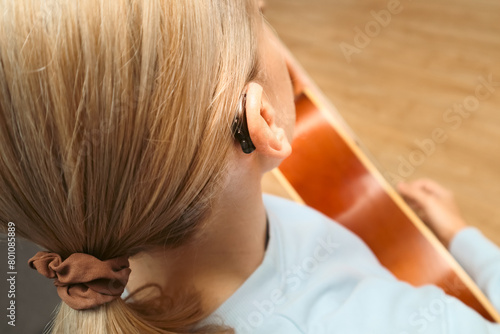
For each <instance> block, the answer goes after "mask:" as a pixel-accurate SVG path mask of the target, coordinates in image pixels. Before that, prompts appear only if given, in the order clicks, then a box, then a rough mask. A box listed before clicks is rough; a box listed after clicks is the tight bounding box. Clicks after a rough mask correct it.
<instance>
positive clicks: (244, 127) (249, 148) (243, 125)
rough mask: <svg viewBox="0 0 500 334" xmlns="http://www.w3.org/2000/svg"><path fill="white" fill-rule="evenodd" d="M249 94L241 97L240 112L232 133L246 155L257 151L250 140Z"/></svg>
mask: <svg viewBox="0 0 500 334" xmlns="http://www.w3.org/2000/svg"><path fill="white" fill-rule="evenodd" d="M246 105H247V94H246V93H244V94H242V95H241V98H240V101H239V103H238V111H237V113H236V115H235V116H234V120H233V125H232V131H233V136H234V138H236V140H237V141H238V142H239V143H240V145H241V149H242V150H243V152H244V153H246V154H250V153H252V152H253V151H254V150H255V146H254V144H253V143H252V140H251V139H250V133H249V132H248V124H247V112H246Z"/></svg>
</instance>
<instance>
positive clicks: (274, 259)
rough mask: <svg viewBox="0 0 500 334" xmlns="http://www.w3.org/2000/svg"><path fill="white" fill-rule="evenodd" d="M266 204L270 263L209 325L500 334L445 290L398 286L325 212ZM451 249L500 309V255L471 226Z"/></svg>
mask: <svg viewBox="0 0 500 334" xmlns="http://www.w3.org/2000/svg"><path fill="white" fill-rule="evenodd" d="M264 203H265V206H266V209H267V212H268V216H269V224H270V227H269V233H270V238H269V244H268V248H267V250H266V254H265V256H264V260H263V262H262V264H261V265H260V266H259V267H258V268H257V269H256V270H255V272H254V273H253V274H252V275H251V276H250V277H249V278H248V279H247V280H246V281H245V283H244V284H243V285H242V286H241V287H240V288H239V289H238V290H237V291H236V292H235V293H234V294H233V295H232V296H231V297H230V298H229V299H228V300H226V302H224V304H222V305H221V306H220V307H219V308H218V309H217V310H216V311H215V312H214V313H213V314H212V315H211V316H210V317H209V318H207V319H206V321H205V322H204V324H206V323H218V324H225V325H228V326H230V327H232V328H234V329H235V330H236V333H238V334H240V333H241V334H244V333H259V334H264V333H273V334H276V333H283V334H294V333H314V334H321V333H350V334H351V333H352V334H356V333H363V334H365V333H380V334H410V333H453V334H457V333H464V334H465V333H467V334H470V333H474V334H479V333H499V334H500V325H498V324H492V323H490V322H488V321H486V320H484V319H483V318H482V317H481V316H480V315H478V314H477V313H476V312H475V311H473V310H471V309H470V308H468V307H467V306H465V305H464V304H463V303H462V302H460V301H459V300H457V299H455V298H452V297H449V296H447V295H445V294H444V293H443V291H442V290H441V289H439V288H437V287H435V286H430V285H429V286H424V287H420V288H415V287H412V286H410V285H409V284H407V283H404V282H401V281H398V280H397V279H396V278H395V277H394V276H393V275H392V274H391V273H390V272H389V271H388V270H387V269H385V268H384V267H382V266H381V265H380V263H379V262H378V260H377V259H376V258H375V256H374V255H373V253H372V252H371V251H370V249H368V247H367V246H366V245H365V244H364V243H363V241H361V240H360V239H359V238H358V237H357V236H356V235H354V234H353V233H351V232H350V231H348V230H347V229H346V228H344V227H343V226H341V225H339V224H338V223H335V222H333V221H331V220H330V219H328V218H327V217H325V216H323V215H322V214H320V213H318V212H317V211H315V210H313V209H310V208H308V207H305V206H301V205H298V204H296V203H293V202H290V201H287V200H284V199H280V198H278V197H273V196H269V195H265V196H264ZM451 252H452V254H453V255H454V256H455V257H456V258H457V260H458V261H459V262H460V263H461V264H462V265H463V266H464V268H465V269H466V270H467V271H468V272H469V274H470V275H471V276H472V277H473V279H474V280H475V281H476V282H477V283H478V285H479V286H480V288H481V289H482V290H483V291H484V292H485V293H486V294H487V296H488V297H489V298H490V300H491V301H492V302H493V303H494V305H495V307H496V308H497V309H500V250H499V249H498V248H497V247H496V246H495V245H493V244H492V243H490V242H489V241H488V240H487V239H486V238H484V237H483V236H482V235H481V234H480V232H479V231H478V230H476V229H473V228H467V229H465V230H463V231H461V232H460V233H459V234H458V235H457V236H456V237H455V238H454V240H453V241H452V244H451Z"/></svg>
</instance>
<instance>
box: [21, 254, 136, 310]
mask: <svg viewBox="0 0 500 334" xmlns="http://www.w3.org/2000/svg"><path fill="white" fill-rule="evenodd" d="M28 264H29V266H30V267H31V268H32V269H36V270H37V271H38V272H39V273H40V274H42V275H44V276H45V277H47V278H54V279H55V280H54V285H55V286H56V287H57V293H58V295H59V297H60V298H61V299H62V300H63V301H64V302H65V303H66V304H68V306H69V307H71V308H73V309H75V310H87V309H91V308H94V307H97V306H100V305H104V304H106V303H109V302H111V301H113V300H115V299H117V298H119V297H120V296H121V294H122V293H123V290H124V289H125V286H126V285H127V282H128V278H129V276H130V271H131V270H130V268H129V262H128V256H122V257H117V258H114V259H109V260H106V261H101V260H99V259H98V258H96V257H94V256H92V255H89V254H84V253H74V254H71V255H70V256H69V257H68V258H67V259H66V260H64V261H62V259H61V256H60V255H59V254H56V253H49V252H38V253H36V255H35V256H33V257H32V258H31V259H29V261H28Z"/></svg>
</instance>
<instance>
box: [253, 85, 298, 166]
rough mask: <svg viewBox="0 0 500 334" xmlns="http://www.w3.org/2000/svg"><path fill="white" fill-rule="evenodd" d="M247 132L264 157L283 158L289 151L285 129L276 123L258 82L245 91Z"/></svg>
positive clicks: (274, 115) (272, 111)
mask: <svg viewBox="0 0 500 334" xmlns="http://www.w3.org/2000/svg"><path fill="white" fill-rule="evenodd" d="M246 116H247V124H248V132H249V134H250V138H251V139H252V142H253V144H254V145H255V148H256V151H257V152H258V153H260V154H262V155H264V156H266V157H269V158H274V159H280V160H283V159H284V158H286V157H287V156H288V155H290V153H291V145H290V142H289V141H288V138H287V136H286V133H285V130H284V129H283V128H281V127H280V126H279V125H278V124H276V112H275V110H274V108H273V106H272V105H271V104H270V103H269V101H268V100H267V99H266V98H265V94H264V92H263V88H262V86H261V85H259V84H258V83H250V84H249V85H248V88H247V91H246Z"/></svg>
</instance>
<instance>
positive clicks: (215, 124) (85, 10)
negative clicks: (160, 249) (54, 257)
mask: <svg viewBox="0 0 500 334" xmlns="http://www.w3.org/2000/svg"><path fill="white" fill-rule="evenodd" d="M0 1H1V8H2V15H3V16H2V18H1V23H0V62H1V64H0V65H1V66H0V222H1V227H2V229H3V230H4V231H6V230H7V223H8V222H9V221H14V222H15V224H16V231H17V233H18V234H19V235H20V236H23V237H26V238H27V239H29V240H31V241H33V242H35V243H36V244H38V245H40V246H42V247H44V248H46V249H47V250H50V251H52V252H56V253H58V254H60V255H61V256H62V257H63V258H66V257H67V256H69V255H70V254H72V253H75V252H83V253H88V254H91V255H93V256H95V257H98V258H99V259H101V260H106V259H110V258H114V257H117V256H121V255H126V254H127V255H134V254H136V253H138V252H140V251H143V250H146V249H148V247H153V246H157V245H164V246H165V247H176V246H178V245H181V244H183V243H185V242H186V241H187V240H188V239H189V237H190V236H192V235H193V233H195V232H196V231H197V230H198V229H199V228H200V224H201V223H202V222H203V218H204V217H205V216H206V215H207V214H208V212H209V210H210V205H211V203H212V201H213V200H214V199H215V198H217V196H218V194H219V193H220V191H221V187H223V184H224V175H225V170H226V169H225V168H226V166H227V163H228V156H229V153H230V148H231V147H232V145H234V141H233V139H232V136H231V129H230V123H231V121H232V118H233V117H234V112H235V111H236V106H237V101H238V98H239V95H240V93H241V91H242V90H243V88H244V86H245V84H246V83H248V81H250V80H252V79H253V78H254V77H255V75H256V68H257V56H256V53H257V52H256V36H255V27H254V25H255V24H256V23H255V22H254V20H255V17H256V16H257V15H256V12H257V9H256V8H255V7H256V6H255V4H254V3H253V1H251V0H248V1H247V0H220V1H216V0H204V1H199V0H182V1H181V0H165V1H162V0H107V1H106V0H85V1H77V0H44V1H41V0H16V1H10V0H0ZM193 296H194V295H193ZM193 296H189V297H186V298H185V300H184V301H182V299H183V298H182V297H179V298H176V299H175V298H174V299H172V300H173V301H174V302H170V301H169V300H167V299H164V300H163V301H157V305H156V306H162V307H164V308H168V309H167V310H163V309H161V308H160V309H161V310H163V311H162V312H157V313H155V312H153V311H152V310H151V309H152V307H147V305H140V304H134V303H125V302H124V301H122V300H116V301H114V302H111V303H109V304H106V305H104V306H101V307H99V308H97V309H93V310H87V311H75V310H73V309H70V308H69V307H68V306H67V305H65V304H62V305H60V307H59V308H60V309H59V315H58V316H57V317H56V321H55V324H54V328H53V330H54V332H55V333H171V332H172V333H173V332H176V331H182V332H186V331H193V327H194V325H196V323H197V322H198V321H199V320H201V319H203V317H204V316H205V314H204V313H203V310H200V309H199V306H198V305H196V298H194V299H193V298H191V297H193ZM220 331H223V329H221V328H218V327H217V328H215V329H214V328H210V327H206V328H204V329H200V330H198V331H193V332H199V333H205V332H220Z"/></svg>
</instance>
